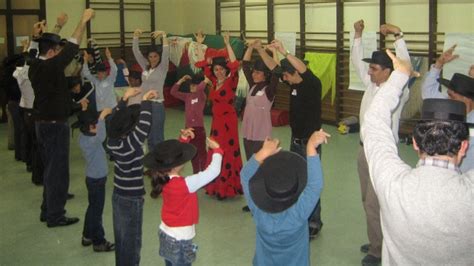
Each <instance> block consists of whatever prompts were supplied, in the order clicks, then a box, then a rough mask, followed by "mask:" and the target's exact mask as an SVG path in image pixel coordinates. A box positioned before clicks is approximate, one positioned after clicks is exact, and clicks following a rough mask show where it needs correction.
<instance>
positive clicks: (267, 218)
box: [240, 129, 330, 266]
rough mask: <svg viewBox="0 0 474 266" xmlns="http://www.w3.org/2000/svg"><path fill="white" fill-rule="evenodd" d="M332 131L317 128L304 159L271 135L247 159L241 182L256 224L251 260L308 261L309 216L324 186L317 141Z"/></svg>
mask: <svg viewBox="0 0 474 266" xmlns="http://www.w3.org/2000/svg"><path fill="white" fill-rule="evenodd" d="M329 137H330V135H329V134H327V133H326V132H324V131H323V130H322V129H321V130H319V131H315V132H314V133H313V134H312V135H311V137H310V138H309V139H308V143H307V146H306V153H307V157H306V160H305V159H304V158H303V157H301V156H300V155H299V154H296V153H294V152H288V151H280V149H281V148H280V147H279V141H278V140H277V139H270V138H267V139H266V140H265V142H264V143H263V147H262V149H260V151H258V152H257V153H256V154H255V155H254V156H252V158H251V159H250V160H249V161H248V162H247V163H246V164H245V165H244V167H243V169H242V172H241V174H240V175H241V178H242V187H243V189H244V195H245V198H246V199H247V203H248V206H249V208H250V210H251V211H252V215H253V219H254V222H255V225H256V247H255V256H254V258H253V265H256V266H258V265H285V266H288V265H295V266H296V265H298V266H300V265H310V261H309V258H310V256H309V231H308V218H309V216H310V215H311V213H312V211H313V209H314V207H315V206H316V203H317V202H318V199H319V196H320V195H321V190H322V187H323V174H322V171H321V161H320V159H319V155H318V152H317V147H318V146H319V145H321V144H322V143H327V139H328V138H329Z"/></svg>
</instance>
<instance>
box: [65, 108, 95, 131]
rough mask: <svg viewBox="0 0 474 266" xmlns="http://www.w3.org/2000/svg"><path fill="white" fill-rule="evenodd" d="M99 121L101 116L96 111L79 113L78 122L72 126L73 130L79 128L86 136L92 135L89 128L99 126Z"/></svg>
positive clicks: (88, 110)
mask: <svg viewBox="0 0 474 266" xmlns="http://www.w3.org/2000/svg"><path fill="white" fill-rule="evenodd" d="M98 119H99V115H98V113H97V112H96V111H95V110H93V109H87V110H86V111H81V112H79V114H78V115H77V121H76V122H74V123H73V124H72V125H71V128H72V129H76V128H79V129H80V130H81V132H82V133H83V134H84V135H91V134H89V126H90V125H95V124H97V121H98Z"/></svg>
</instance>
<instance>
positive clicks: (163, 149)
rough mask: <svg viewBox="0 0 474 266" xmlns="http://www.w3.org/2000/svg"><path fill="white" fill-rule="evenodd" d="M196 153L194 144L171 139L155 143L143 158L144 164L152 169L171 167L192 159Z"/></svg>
mask: <svg viewBox="0 0 474 266" xmlns="http://www.w3.org/2000/svg"><path fill="white" fill-rule="evenodd" d="M195 155H196V147H194V146H193V145H191V144H188V143H182V142H179V141H178V140H175V139H170V140H165V141H163V142H160V143H158V144H157V145H155V147H153V150H152V151H151V152H149V153H148V154H146V155H145V158H143V165H144V166H145V167H147V168H148V169H152V170H165V169H171V168H173V167H176V166H179V165H182V164H184V163H186V162H187V161H190V160H191V159H193V158H194V156H195Z"/></svg>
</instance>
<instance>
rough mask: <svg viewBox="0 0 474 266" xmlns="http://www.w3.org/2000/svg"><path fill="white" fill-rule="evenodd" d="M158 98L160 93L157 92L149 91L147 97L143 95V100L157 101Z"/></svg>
mask: <svg viewBox="0 0 474 266" xmlns="http://www.w3.org/2000/svg"><path fill="white" fill-rule="evenodd" d="M156 98H158V92H157V91H155V90H149V91H148V92H147V93H145V95H143V100H144V101H148V100H151V99H156Z"/></svg>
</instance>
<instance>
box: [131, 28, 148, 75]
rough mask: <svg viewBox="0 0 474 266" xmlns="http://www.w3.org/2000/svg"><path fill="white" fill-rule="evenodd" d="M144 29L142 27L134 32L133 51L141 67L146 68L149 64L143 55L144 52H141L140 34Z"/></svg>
mask: <svg viewBox="0 0 474 266" xmlns="http://www.w3.org/2000/svg"><path fill="white" fill-rule="evenodd" d="M142 33H143V31H142V30H140V29H136V30H135V31H134V32H133V42H132V52H133V56H134V57H135V60H137V63H138V64H139V65H140V67H141V68H142V69H143V70H145V69H146V67H147V65H148V60H147V59H146V58H145V57H144V56H143V54H142V52H140V44H139V43H140V40H139V39H140V35H142Z"/></svg>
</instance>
